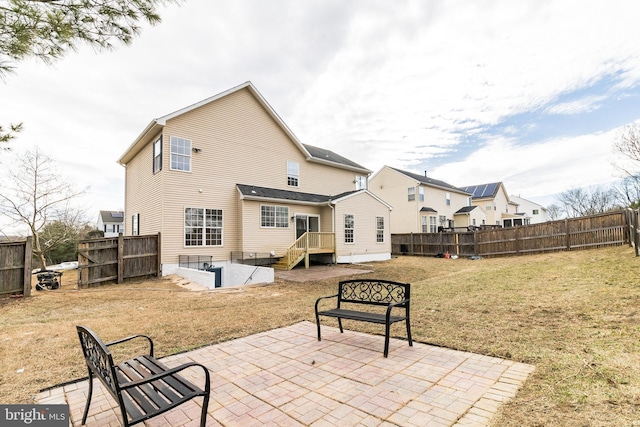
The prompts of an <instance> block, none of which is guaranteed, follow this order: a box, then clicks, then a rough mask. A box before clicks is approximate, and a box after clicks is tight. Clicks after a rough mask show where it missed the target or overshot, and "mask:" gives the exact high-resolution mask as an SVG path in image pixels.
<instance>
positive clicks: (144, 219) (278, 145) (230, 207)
mask: <svg viewBox="0 0 640 427" xmlns="http://www.w3.org/2000/svg"><path fill="white" fill-rule="evenodd" d="M162 134H163V169H162V171H161V172H159V173H157V174H156V175H153V174H152V171H153V169H152V165H153V159H152V155H153V150H152V146H153V141H155V138H154V139H153V140H151V141H150V143H149V144H148V145H147V146H146V147H145V148H144V149H143V150H142V151H141V152H140V153H138V154H137V155H136V156H135V157H134V159H132V160H131V161H130V162H129V163H128V164H127V189H126V193H127V198H126V200H127V201H126V215H127V216H128V217H129V219H128V220H127V221H128V224H127V226H128V230H129V231H130V226H131V225H130V216H131V215H132V214H133V213H137V212H139V213H140V214H141V216H140V223H141V231H142V232H143V233H146V232H151V229H150V227H152V228H154V230H153V231H152V232H157V231H161V232H162V262H163V263H170V264H173V263H177V262H178V255H183V254H184V255H206V256H213V257H214V260H223V259H229V257H230V254H231V252H232V251H260V252H262V251H266V252H269V251H271V250H277V251H278V252H279V251H280V250H281V248H284V247H285V246H286V247H288V246H289V245H290V244H291V243H293V242H294V240H295V227H294V225H293V224H290V227H289V228H286V229H282V230H275V232H276V233H277V234H274V233H272V230H263V229H259V225H260V224H259V218H260V216H259V204H257V205H256V207H254V206H253V204H251V205H249V204H244V206H243V208H242V209H241V207H240V206H241V205H243V203H242V202H241V201H240V200H239V194H238V191H237V187H236V184H246V185H256V186H260V187H269V188H277V189H283V190H292V191H299V192H305V193H314V194H340V193H342V192H346V191H351V190H354V189H355V184H354V177H355V173H354V171H349V170H344V169H341V168H337V167H331V166H327V165H322V164H318V163H313V162H309V161H307V160H306V158H305V156H304V153H303V151H302V150H301V149H300V148H299V147H298V146H297V145H296V144H295V143H294V141H292V140H291V139H290V138H289V137H288V135H287V134H286V133H285V132H284V131H283V130H282V128H281V127H280V126H279V125H278V123H277V122H276V121H274V119H273V118H272V117H271V116H270V115H269V114H268V113H267V112H266V111H265V110H264V108H263V107H262V105H261V104H260V103H259V102H258V101H257V100H256V98H255V97H254V96H253V95H252V93H251V92H250V91H249V89H246V88H245V89H241V90H238V91H237V92H232V93H230V94H229V95H227V96H224V97H222V98H219V99H217V100H215V101H213V102H210V103H208V104H205V105H202V106H200V107H198V108H195V109H193V110H190V111H188V112H186V113H184V114H180V115H178V116H176V117H173V118H170V119H168V120H167V122H166V124H165V125H164V128H163V131H162ZM172 136H174V137H179V138H184V139H188V140H190V141H191V146H192V148H198V149H200V152H192V153H191V154H192V155H191V172H184V171H176V170H171V169H170V166H169V165H170V140H171V137H172ZM287 161H294V162H298V163H299V165H300V180H299V184H300V185H299V187H289V186H287ZM186 207H194V208H211V209H221V210H223V215H224V216H223V224H224V225H223V246H222V247H193V246H189V247H185V246H184V209H185V208H186ZM314 210H316V211H318V212H320V210H322V209H321V208H319V207H318V208H307V207H304V209H299V208H294V207H291V208H290V216H291V215H293V214H294V213H296V212H298V213H301V212H309V213H314ZM327 217H328V218H327ZM330 221H331V220H330V216H329V214H326V215H325V214H324V213H323V214H322V216H321V224H322V225H321V227H322V230H323V231H331V228H330V227H331V226H330ZM327 223H328V224H329V225H327ZM256 227H258V228H256ZM274 235H275V236H276V238H275V239H273V240H272V239H271V237H273V236H274ZM269 236H271V237H269ZM272 243H274V246H275V249H273V248H271V246H272ZM267 249H268V250H267Z"/></svg>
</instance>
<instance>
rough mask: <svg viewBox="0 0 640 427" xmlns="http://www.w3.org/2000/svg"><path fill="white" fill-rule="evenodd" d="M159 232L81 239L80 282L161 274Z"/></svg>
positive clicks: (121, 279)
mask: <svg viewBox="0 0 640 427" xmlns="http://www.w3.org/2000/svg"><path fill="white" fill-rule="evenodd" d="M160 273H161V271H160V233H158V234H152V235H146V236H126V237H124V236H123V235H122V234H120V235H119V236H118V237H109V238H101V239H92V240H82V241H80V242H79V243H78V286H87V285H92V284H97V283H101V282H114V281H115V282H117V283H122V282H123V281H124V279H129V278H133V277H141V276H160Z"/></svg>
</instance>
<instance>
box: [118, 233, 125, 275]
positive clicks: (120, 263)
mask: <svg viewBox="0 0 640 427" xmlns="http://www.w3.org/2000/svg"><path fill="white" fill-rule="evenodd" d="M122 282H124V236H123V235H122V233H118V284H120V283H122Z"/></svg>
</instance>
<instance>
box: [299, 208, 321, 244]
mask: <svg viewBox="0 0 640 427" xmlns="http://www.w3.org/2000/svg"><path fill="white" fill-rule="evenodd" d="M307 231H312V232H317V231H320V217H318V216H313V215H298V214H296V239H297V238H299V237H300V236H302V235H303V234H304V233H306V232H307Z"/></svg>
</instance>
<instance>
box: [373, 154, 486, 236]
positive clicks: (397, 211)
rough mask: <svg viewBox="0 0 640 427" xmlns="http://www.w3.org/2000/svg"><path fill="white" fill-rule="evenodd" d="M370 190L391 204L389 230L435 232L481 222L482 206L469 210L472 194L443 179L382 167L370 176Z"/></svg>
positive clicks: (483, 218) (398, 231)
mask: <svg viewBox="0 0 640 427" xmlns="http://www.w3.org/2000/svg"><path fill="white" fill-rule="evenodd" d="M369 190H370V191H371V192H372V193H374V194H375V195H376V196H378V197H380V198H381V199H382V200H384V201H386V202H388V203H389V204H390V205H391V206H392V207H393V211H392V212H391V232H392V233H435V232H437V231H438V230H442V229H447V228H454V227H468V226H472V225H478V226H479V225H481V224H482V223H483V221H484V220H485V214H484V211H483V210H482V209H471V193H469V192H467V191H464V190H462V189H460V188H457V187H455V186H453V185H451V184H448V183H446V182H444V181H439V180H437V179H433V178H431V177H428V176H427V175H426V173H425V175H420V174H415V173H412V172H407V171H404V170H400V169H396V168H393V167H390V166H383V167H382V168H381V169H380V170H379V171H378V172H376V173H375V174H374V175H372V176H371V178H370V179H369Z"/></svg>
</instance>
